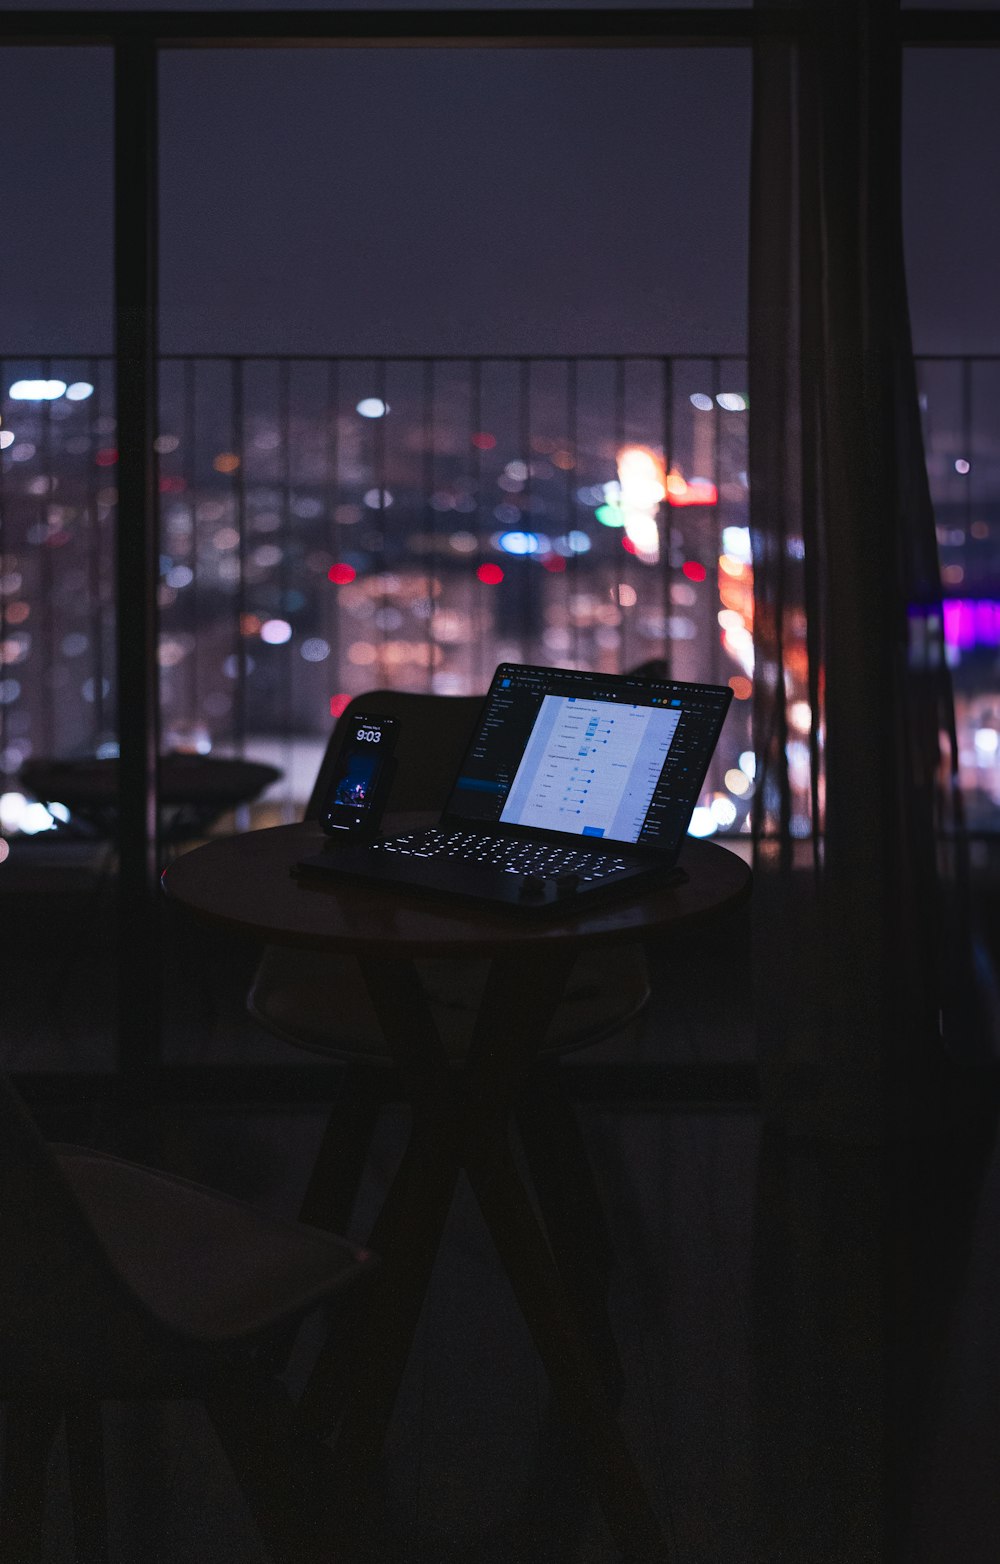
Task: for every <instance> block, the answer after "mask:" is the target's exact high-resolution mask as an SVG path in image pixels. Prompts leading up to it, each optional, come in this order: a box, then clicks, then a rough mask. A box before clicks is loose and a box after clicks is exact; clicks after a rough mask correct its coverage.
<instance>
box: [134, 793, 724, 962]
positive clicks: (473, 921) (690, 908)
mask: <svg viewBox="0 0 1000 1564" xmlns="http://www.w3.org/2000/svg"><path fill="white" fill-rule="evenodd" d="M433 818H434V817H431V816H413V815H409V816H399V817H397V818H395V819H391V820H389V821H388V822H386V829H387V831H393V830H404V829H413V828H415V827H418V826H421V825H426V824H430V823H432V820H433ZM325 841H326V838H325V837H324V836H323V834H322V832H321V831H320V828H319V826H318V825H316V824H315V823H314V822H312V821H307V822H305V823H304V824H301V825H289V826H276V827H274V828H272V829H270V830H265V831H249V832H246V833H244V834H243V835H240V836H228V837H219V838H217V839H216V840H214V841H211V842H208V843H206V844H205V845H204V846H202V847H197V848H194V849H192V850H191V851H189V852H186V853H183V854H182V855H181V856H180V857H179V858H177V859H176V860H175V862H174V863H172V864H171V865H170V867H169V868H168V869H167V870H166V872H165V874H164V876H163V885H164V889H165V891H166V893H167V895H168V896H169V897H170V898H171V899H172V900H173V901H175V902H177V903H179V904H180V905H182V906H184V907H185V908H187V910H188V911H189V912H190V913H192V914H193V916H195V917H196V918H199V919H202V920H205V921H207V922H210V923H215V924H221V925H223V926H225V927H227V928H230V929H233V930H236V931H238V932H242V933H244V934H246V935H248V936H250V937H253V938H255V939H258V940H264V941H265V942H266V943H268V944H273V945H291V946H298V947H303V948H308V949H313V950H341V951H352V952H353V953H354V954H356V955H364V954H366V953H372V952H381V953H382V954H384V955H389V954H392V955H396V956H432V955H437V956H446V955H454V956H462V955H470V956H472V955H487V954H493V953H495V952H498V951H508V950H516V949H517V948H518V947H519V946H520V947H523V946H525V945H528V944H530V945H531V946H533V947H534V948H535V949H537V948H538V947H539V946H540V945H541V946H545V945H551V946H557V945H563V944H565V943H566V942H567V941H569V942H572V943H574V944H577V945H586V944H596V943H602V944H604V943H615V942H617V943H623V944H624V943H634V942H635V941H636V940H637V939H638V940H641V939H643V938H647V937H653V936H656V937H662V936H669V935H670V934H672V933H674V932H679V931H681V930H682V929H683V930H687V929H688V928H690V927H693V926H694V925H696V924H698V923H699V922H701V921H705V920H709V919H713V918H715V917H717V916H718V915H719V914H720V913H722V912H724V911H725V910H727V909H729V908H731V907H735V906H736V905H737V904H738V903H739V902H741V901H743V900H744V899H745V898H746V897H747V896H748V895H749V892H750V883H751V874H750V870H749V868H748V867H747V865H746V864H745V863H744V862H743V860H742V859H741V858H739V857H737V855H736V854H735V853H733V852H730V851H728V849H726V848H724V847H721V846H719V845H718V844H716V843H714V842H704V841H698V840H694V839H692V838H688V840H687V841H686V843H685V845H684V848H683V850H682V852H681V859H680V862H681V865H682V866H683V868H684V869H685V870H686V872H687V876H688V878H687V880H686V881H683V882H681V883H679V884H672V885H665V886H663V887H659V888H656V889H651V890H646V891H642V892H636V891H633V892H631V893H629V894H627V895H626V894H624V893H623V896H622V899H621V900H611V899H609V900H608V901H606V902H602V903H600V904H598V905H597V906H595V907H593V908H590V909H588V910H587V911H585V912H581V911H573V912H568V913H564V914H563V913H560V914H558V915H556V914H545V915H537V914H536V915H534V916H532V915H531V914H530V913H529V914H528V915H527V916H519V915H518V910H517V909H510V910H508V909H496V910H494V909H493V908H488V907H478V906H476V905H475V903H469V902H466V903H459V902H454V903H449V902H448V901H446V900H444V899H437V898H433V897H430V896H426V895H420V894H418V893H416V892H414V891H410V890H404V889H402V888H399V887H391V888H390V887H387V886H379V887H368V886H365V885H360V884H355V883H350V882H346V881H340V882H337V883H328V882H327V881H325V880H318V879H317V878H316V877H315V876H310V877H309V878H304V877H302V878H296V877H294V876H293V875H292V873H291V870H292V867H293V865H294V864H295V863H296V861H297V860H298V859H300V858H304V857H307V856H308V855H310V854H312V853H316V852H318V851H319V850H320V848H321V847H322V846H323V844H324V843H325Z"/></svg>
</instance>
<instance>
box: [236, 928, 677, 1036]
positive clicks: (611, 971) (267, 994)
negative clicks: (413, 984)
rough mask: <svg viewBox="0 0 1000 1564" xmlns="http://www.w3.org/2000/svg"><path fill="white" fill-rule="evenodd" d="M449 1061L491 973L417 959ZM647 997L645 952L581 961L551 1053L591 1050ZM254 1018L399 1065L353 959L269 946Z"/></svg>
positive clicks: (252, 1003)
mask: <svg viewBox="0 0 1000 1564" xmlns="http://www.w3.org/2000/svg"><path fill="white" fill-rule="evenodd" d="M415 965H416V967H417V970H418V972H419V974H420V979H421V982H422V983H423V985H424V989H425V992H426V994H427V996H428V999H429V1000H430V1005H431V1012H432V1014H433V1017H434V1021H435V1023H436V1025H437V1028H438V1031H439V1033H440V1036H441V1040H442V1042H443V1044H444V1047H445V1049H446V1050H447V1052H448V1054H449V1056H450V1057H451V1058H452V1059H453V1060H455V1061H456V1062H457V1061H460V1060H461V1059H462V1058H463V1057H464V1055H465V1051H466V1049H467V1047H468V1044H469V1038H470V1035H471V1030H472V1024H473V1021H474V1018H475V1015H476V1012H477V1010H478V1008H479V1001H480V997H481V995H482V992H483V988H484V985H485V983H486V975H487V971H488V969H489V961H488V959H485V958H484V959H482V960H479V961H469V960H463V961H440V960H426V961H418V962H416V963H415ZM648 999H649V977H648V973H647V970H646V960H645V956H644V953H643V951H642V949H641V948H640V947H638V946H624V947H622V948H621V949H619V950H612V951H607V952H599V953H598V952H593V953H588V954H587V955H586V956H581V958H580V960H579V962H578V964H577V966H576V967H575V968H574V970H573V972H572V974H571V976H570V980H569V983H568V985H567V988H566V993H565V996H564V998H563V1000H562V1002H561V1004H560V1006H559V1008H558V1010H557V1011H556V1014H555V1016H554V1017H553V1021H552V1025H551V1028H550V1031H549V1036H548V1038H547V1039H546V1044H545V1050H544V1051H545V1052H547V1053H555V1052H559V1053H561V1052H564V1051H567V1050H570V1049H574V1048H585V1047H587V1046H588V1045H589V1044H591V1043H595V1042H598V1041H599V1040H600V1039H601V1038H603V1037H607V1036H609V1035H610V1034H611V1033H614V1032H617V1031H619V1030H621V1028H622V1027H624V1026H626V1025H628V1023H629V1022H630V1021H632V1020H633V1019H634V1018H635V1017H636V1016H637V1015H638V1014H639V1013H640V1011H641V1010H642V1009H643V1007H644V1006H645V1004H646V1002H647V1000H648ZM248 1005H249V1009H250V1012H251V1014H252V1015H253V1016H254V1017H255V1019H256V1020H257V1021H259V1022H260V1024H261V1025H262V1026H264V1027H265V1028H266V1029H267V1030H268V1031H269V1032H273V1033H275V1034H276V1035H277V1036H279V1037H281V1038H284V1039H285V1041H287V1042H290V1043H294V1044H296V1045H297V1046H298V1047H300V1048H309V1049H315V1050H316V1051H318V1052H321V1053H326V1054H333V1055H335V1056H337V1057H339V1058H344V1059H352V1058H357V1057H358V1056H362V1057H363V1058H365V1059H366V1060H367V1061H368V1062H370V1063H371V1064H385V1065H388V1064H390V1063H391V1062H392V1061H391V1059H390V1058H389V1055H388V1053H387V1051H386V1045H385V1039H384V1037H383V1036H382V1031H381V1028H380V1026H379V1023H378V1019H377V1017H376V1015H375V1012H374V1010H373V1008H372V1003H371V1000H370V998H369V997H368V991H367V989H366V987H365V983H364V979H363V978H362V975H361V970H360V967H359V966H358V964H357V962H356V961H355V959H354V958H353V957H352V956H330V955H324V954H322V953H319V952H313V951H300V950H285V949H280V948H278V947H271V948H269V949H268V950H266V951H265V953H264V956H263V958H262V960H261V962H260V965H259V967H258V969H257V976H256V978H255V980H254V985H253V988H252V989H251V991H250V995H249V1000H248Z"/></svg>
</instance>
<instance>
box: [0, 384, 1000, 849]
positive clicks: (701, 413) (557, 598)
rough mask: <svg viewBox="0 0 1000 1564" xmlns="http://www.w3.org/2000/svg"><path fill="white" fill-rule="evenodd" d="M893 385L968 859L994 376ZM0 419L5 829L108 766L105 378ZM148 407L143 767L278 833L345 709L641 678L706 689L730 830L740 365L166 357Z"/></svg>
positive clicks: (742, 605) (993, 786)
mask: <svg viewBox="0 0 1000 1564" xmlns="http://www.w3.org/2000/svg"><path fill="white" fill-rule="evenodd" d="M919 369H920V384H921V395H922V404H923V414H924V433H925V443H926V450H927V461H928V469H929V472H930V477H931V483H932V490H933V494H934V499H935V505H936V510H937V519H938V538H939V543H940V549H941V561H942V572H943V580H944V588H945V593H946V614H945V627H946V635H947V640H948V645H949V657H950V660H951V662H952V667H953V672H954V679H955V687H956V698H957V702H958V709H959V729H960V740H961V756H962V769H963V776H964V780H965V782H966V785H967V788H968V790H969V794H970V798H971V801H972V811H971V812H972V818H973V822H974V824H975V825H977V826H978V827H982V828H986V829H992V827H993V824H994V823H995V817H996V811H997V808H998V807H1000V679H998V672H997V664H998V657H1000V425H998V422H997V416H996V414H997V408H998V406H1000V360H998V359H995V358H978V359H976V358H964V359H925V360H921V362H920V365H919ZM0 391H2V394H3V402H2V408H0V411H2V419H3V422H2V425H0V659H2V660H0V774H2V780H0V792H2V793H3V794H4V795H5V804H4V816H3V824H4V825H5V827H6V828H7V829H11V828H15V829H16V828H17V823H18V820H19V819H21V818H22V817H23V804H22V803H21V801H20V798H21V795H20V793H19V790H18V782H17V777H18V772H19V770H20V767H21V766H22V765H23V763H24V762H25V761H26V760H27V759H29V758H30V757H32V756H35V757H37V756H39V755H58V756H60V757H65V756H72V755H85V754H87V755H93V754H112V753H114V751H115V747H116V745H117V739H118V735H117V732H116V728H115V720H116V715H115V714H116V689H115V655H114V639H115V638H114V627H115V582H114V540H115V535H116V528H117V527H118V526H128V525H129V518H128V517H127V516H120V515H119V513H118V495H117V486H116V481H115V477H116V463H117V452H116V447H115V432H116V424H115V409H114V397H113V391H114V377H113V364H112V361H111V360H110V359H108V358H101V357H90V358H86V359H80V358H74V359H69V358H67V359H46V360H41V359H38V360H33V361H26V360H18V361H16V362H15V361H11V360H8V361H5V362H3V361H0ZM160 407H161V423H160V433H159V437H158V439H157V452H158V460H159V488H160V516H159V523H160V539H161V545H160V553H161V559H160V584H159V602H160V626H161V633H160V649H159V656H160V690H161V728H162V735H163V746H164V748H178V747H179V748H192V749H195V750H201V751H203V752H208V751H209V750H211V751H212V752H215V753H222V754H240V755H247V756H250V757H253V758H259V759H264V760H269V761H272V762H274V763H276V764H277V765H278V766H279V767H280V768H281V770H282V772H283V781H282V783H281V784H280V785H279V786H278V787H277V788H276V789H275V790H273V792H274V796H273V798H272V799H271V802H272V803H277V804H278V805H279V806H280V808H281V809H282V810H283V811H284V812H285V813H286V814H290V813H291V812H292V811H293V810H295V809H296V808H298V807H300V806H301V804H302V802H303V800H304V798H305V797H306V796H307V794H308V791H309V787H310V784H311V781H312V777H313V775H314V774H315V770H316V767H317V764H318V758H319V754H320V752H321V750H322V747H323V745H324V743H325V742H326V738H327V735H328V733H329V730H330V726H331V722H332V719H333V717H335V716H336V714H337V713H338V711H339V710H340V709H341V708H342V706H343V705H344V704H345V703H346V701H347V700H348V699H349V698H350V697H351V696H352V695H355V694H358V693H360V692H361V691H363V690H366V689H372V688H375V687H389V688H406V689H415V690H435V691H439V692H442V693H455V694H464V693H468V692H471V691H476V690H480V689H482V688H484V687H485V684H486V682H487V680H488V677H489V674H490V672H491V670H492V668H493V667H494V665H495V664H496V663H497V662H498V661H500V660H502V659H513V660H520V661H536V662H544V663H559V664H563V665H566V666H571V667H572V666H575V667H592V668H598V669H601V670H604V671H607V672H616V671H621V670H623V669H626V668H629V667H634V666H636V665H638V664H641V663H645V662H650V661H656V662H660V663H664V664H666V666H667V667H668V668H669V669H670V670H671V671H672V672H673V674H674V675H675V676H676V677H679V678H705V679H713V680H718V681H720V682H725V681H729V682H731V683H732V684H733V686H734V689H735V691H736V694H737V696H738V697H739V699H738V700H737V702H735V703H734V707H733V715H732V716H731V718H730V720H729V722H728V724H727V729H726V732H725V735H724V738H723V741H722V745H721V748H720V754H719V757H718V762H717V764H716V766H715V768H714V769H713V773H712V775H711V776H710V778H709V781H708V785H707V787H706V791H705V795H704V797H703V799H702V801H701V803H702V810H703V813H702V814H701V815H700V816H699V820H700V827H701V828H702V829H705V830H710V829H714V828H718V829H722V830H727V831H731V830H739V829H741V828H742V827H743V826H744V825H745V822H746V817H747V812H748V808H749V804H750V799H751V796H752V791H753V782H752V773H753V762H752V756H751V751H752V738H751V733H750V725H749V701H748V700H747V699H746V697H748V696H749V694H750V689H751V683H750V677H751V675H752V667H753V663H752V639H751V631H752V571H751V570H750V567H749V555H748V544H749V538H748V533H747V530H746V529H747V525H748V492H747V480H746V466H747V458H746V437H747V416H748V413H747V399H746V366H745V362H744V361H743V360H741V359H739V358H735V357H730V358H694V357H671V358H652V357H650V358H634V357H611V358H605V357H593V358H572V359H545V358H508V359H500V358H488V359H487V358H470V359H432V358H422V359H415V358H398V359H359V358H336V359H335V358H315V359H306V358H294V359H293V358H251V357H239V358H235V357H233V358H195V357H183V358H181V357H166V358H164V359H163V360H162V363H161V386H160ZM630 452H631V453H632V455H631V457H630V456H629V453H630ZM636 453H638V455H637V454H636ZM623 458H624V462H623ZM630 462H631V466H630V465H629V464H630ZM644 485H645V488H644ZM664 489H665V490H666V493H665V494H663V492H662V491H663V490H664ZM794 716H795V713H794V712H793V717H794ZM803 720H805V719H803ZM792 730H793V737H792V740H791V743H792V745H793V746H794V745H798V748H799V749H800V750H801V751H802V754H801V755H800V754H799V753H798V750H796V751H795V752H794V753H792V755H791V758H792V761H793V769H794V765H795V764H796V763H797V761H799V760H802V759H803V758H804V757H805V755H806V746H805V744H804V742H800V739H801V735H799V736H798V737H796V736H795V723H794V721H793V724H792ZM800 781H803V786H802V787H801V789H800V791H801V793H802V796H803V798H805V797H807V788H806V787H805V785H804V779H800ZM33 818H34V819H35V820H36V821H38V820H40V818H41V817H40V816H39V815H38V814H37V811H36V813H35V816H34V817H33ZM42 823H44V822H42ZM807 824H808V822H807V819H806V817H805V816H804V815H803V816H801V817H800V818H798V819H797V821H796V828H797V829H800V830H802V829H805V828H807Z"/></svg>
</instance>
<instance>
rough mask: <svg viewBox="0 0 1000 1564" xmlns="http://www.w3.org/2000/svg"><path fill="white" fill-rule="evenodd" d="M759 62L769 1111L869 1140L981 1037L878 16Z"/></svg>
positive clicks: (820, 18) (753, 371)
mask: <svg viewBox="0 0 1000 1564" xmlns="http://www.w3.org/2000/svg"><path fill="white" fill-rule="evenodd" d="M786 9H787V10H789V11H790V12H796V11H798V12H799V17H798V18H797V20H798V21H799V22H800V28H799V30H798V31H796V32H794V33H793V32H792V31H791V30H790V31H789V33H788V34H787V35H786V36H780V35H778V34H775V35H774V36H771V37H768V38H766V39H763V40H761V41H759V42H758V44H757V46H756V53H755V77H754V139H753V166H752V192H751V263H750V409H751V413H750V487H751V497H752V533H753V544H754V593H755V629H754V639H755V648H756V658H757V666H756V675H755V695H754V701H755V705H754V727H755V747H756V751H757V767H758V784H757V792H756V799H755V805H756V813H755V819H754V828H755V829H754V850H755V859H756V869H757V883H756V891H755V927H756V930H757V931H758V939H757V951H756V958H757V959H756V970H757V974H758V984H759V988H758V1015H759V1016H760V1017H766V1024H762V1025H761V1035H760V1050H761V1064H762V1071H763V1080H764V1091H765V1104H766V1107H767V1109H768V1111H769V1113H770V1114H771V1116H772V1117H773V1119H774V1120H775V1121H776V1122H780V1123H783V1124H785V1125H786V1126H789V1127H795V1128H799V1129H801V1130H803V1131H805V1132H816V1133H821V1134H833V1135H848V1136H856V1135H862V1136H865V1137H871V1136H874V1137H876V1138H877V1137H880V1136H881V1135H882V1134H883V1133H884V1132H885V1130H886V1129H887V1128H888V1119H887V1115H888V1116H889V1117H891V1118H895V1119H898V1118H899V1116H902V1117H903V1118H904V1119H905V1118H907V1117H910V1118H914V1117H915V1118H916V1119H917V1120H919V1119H920V1117H921V1115H922V1114H923V1113H924V1111H925V1110H926V1109H927V1108H928V1107H929V1105H931V1104H933V1103H934V1102H935V1101H937V1100H939V1085H940V1080H941V1076H942V1072H943V1071H945V1070H946V1069H947V1065H948V1058H949V1053H951V1054H952V1055H958V1056H962V1055H963V1054H965V1055H967V1054H969V1053H970V1052H971V1051H973V1050H975V1048H976V1047H977V1046H978V1041H977V1039H978V1037H979V1036H980V1035H981V1027H980V1025H979V1018H978V1017H977V1015H976V1012H975V1005H974V1002H973V1000H974V989H975V985H974V983H973V981H972V976H971V972H972V968H971V947H970V943H969V934H968V927H967V920H966V919H965V916H964V912H963V907H964V889H965V887H964V874H963V867H962V861H961V842H960V840H959V839H958V836H957V833H956V826H957V825H958V824H959V812H960V799H959V796H958V791H957V780H956V779H957V771H956V759H957V757H956V751H955V740H954V719H953V710H952V700H951V689H950V678H949V674H948V670H947V667H946V665H945V660H944V655H943V640H942V614H941V601H940V598H941V593H940V583H939V576H938V565H937V552H936V541H935V534H934V519H933V514H932V509H931V501H930V494H929V490H928V485H927V477H926V469H925V466H924V455H923V449H922V444H921V434H920V426H919V414H918V403H917V395H916V386H915V379H914V371H913V359H912V349H911V342H910V329H909V319H908V311H907V302H906V285H905V277H904V267H903V244H902V215H901V191H900V77H901V70H900V67H901V57H900V48H899V43H898V30H897V6H896V4H895V3H894V0H811V3H809V4H808V5H805V4H803V5H802V6H801V7H797V6H795V5H794V4H793V5H789V6H787V7H786Z"/></svg>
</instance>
